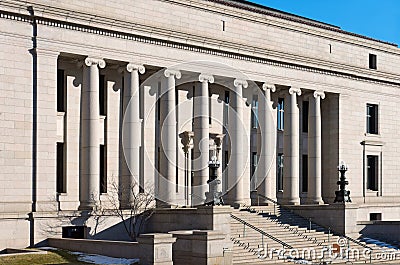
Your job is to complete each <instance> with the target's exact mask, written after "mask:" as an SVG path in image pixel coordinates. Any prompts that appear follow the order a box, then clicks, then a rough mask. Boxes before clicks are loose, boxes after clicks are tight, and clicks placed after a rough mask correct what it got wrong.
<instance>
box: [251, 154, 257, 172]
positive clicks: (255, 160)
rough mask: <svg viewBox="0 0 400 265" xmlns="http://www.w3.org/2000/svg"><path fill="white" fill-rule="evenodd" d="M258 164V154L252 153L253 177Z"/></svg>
mask: <svg viewBox="0 0 400 265" xmlns="http://www.w3.org/2000/svg"><path fill="white" fill-rule="evenodd" d="M257 163H258V156H257V152H252V153H251V175H252V176H253V175H254V173H255V172H256V168H257Z"/></svg>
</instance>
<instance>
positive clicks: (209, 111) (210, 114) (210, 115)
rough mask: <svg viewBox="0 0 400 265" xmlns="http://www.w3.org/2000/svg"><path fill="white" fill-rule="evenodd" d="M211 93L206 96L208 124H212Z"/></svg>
mask: <svg viewBox="0 0 400 265" xmlns="http://www.w3.org/2000/svg"><path fill="white" fill-rule="evenodd" d="M211 117H212V93H209V95H208V124H212V118H211Z"/></svg>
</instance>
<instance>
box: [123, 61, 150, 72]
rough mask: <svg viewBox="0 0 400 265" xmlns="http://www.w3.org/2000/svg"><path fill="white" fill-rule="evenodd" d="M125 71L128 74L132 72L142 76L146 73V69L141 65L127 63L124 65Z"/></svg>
mask: <svg viewBox="0 0 400 265" xmlns="http://www.w3.org/2000/svg"><path fill="white" fill-rule="evenodd" d="M126 70H127V71H128V72H129V73H131V72H132V71H138V72H139V73H141V74H144V73H145V71H146V68H145V67H144V66H143V65H141V64H134V63H128V64H127V65H126Z"/></svg>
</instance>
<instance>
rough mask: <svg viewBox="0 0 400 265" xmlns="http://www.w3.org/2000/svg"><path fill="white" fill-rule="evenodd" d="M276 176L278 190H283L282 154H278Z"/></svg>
mask: <svg viewBox="0 0 400 265" xmlns="http://www.w3.org/2000/svg"><path fill="white" fill-rule="evenodd" d="M277 178H278V179H277V182H278V190H283V154H278V161H277Z"/></svg>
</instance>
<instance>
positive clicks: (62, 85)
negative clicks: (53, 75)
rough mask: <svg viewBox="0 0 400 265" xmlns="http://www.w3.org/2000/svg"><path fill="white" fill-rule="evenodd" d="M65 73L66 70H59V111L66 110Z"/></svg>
mask: <svg viewBox="0 0 400 265" xmlns="http://www.w3.org/2000/svg"><path fill="white" fill-rule="evenodd" d="M65 96H66V91H65V74H64V70H62V69H58V70H57V111H58V112H65V109H66V108H65Z"/></svg>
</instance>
